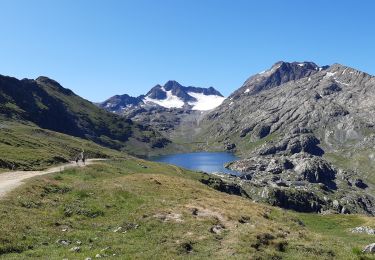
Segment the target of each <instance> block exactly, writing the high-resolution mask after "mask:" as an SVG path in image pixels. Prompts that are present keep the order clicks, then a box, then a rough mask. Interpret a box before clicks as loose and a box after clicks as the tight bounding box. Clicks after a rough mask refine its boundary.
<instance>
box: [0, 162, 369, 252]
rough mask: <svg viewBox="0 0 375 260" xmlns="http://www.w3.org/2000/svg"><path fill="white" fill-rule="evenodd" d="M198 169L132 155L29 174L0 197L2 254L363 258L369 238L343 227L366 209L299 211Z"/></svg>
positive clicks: (357, 221)
mask: <svg viewBox="0 0 375 260" xmlns="http://www.w3.org/2000/svg"><path fill="white" fill-rule="evenodd" d="M201 178H207V176H206V175H202V174H198V173H194V172H190V171H186V170H183V169H180V168H178V167H175V166H169V165H163V164H157V163H153V162H147V161H143V160H138V159H133V158H129V159H128V160H126V161H111V162H102V163H100V164H97V165H91V166H88V167H86V168H79V169H78V168H77V169H69V170H66V171H64V172H61V173H56V174H51V175H45V176H40V177H37V178H35V179H32V180H29V181H28V183H27V185H24V186H22V187H20V188H18V189H16V190H14V191H13V192H11V193H10V194H9V195H8V196H7V197H6V198H5V199H4V200H2V201H0V226H1V232H0V258H1V259H24V258H27V257H30V258H48V259H62V258H68V259H85V258H86V257H91V258H95V256H96V255H97V254H99V255H100V256H103V257H104V256H114V255H115V256H116V257H118V258H119V259H186V258H188V259H202V258H211V259H228V258H234V259H249V258H250V259H317V258H318V259H360V258H361V257H364V256H365V255H363V254H361V253H360V252H359V248H362V247H363V246H364V245H366V244H368V243H370V242H373V239H372V237H370V236H368V235H367V236H365V235H358V234H352V233H350V230H349V229H350V228H352V227H355V226H358V225H364V224H366V225H369V226H374V225H375V221H374V220H373V219H372V218H367V217H363V216H356V215H350V216H344V215H337V216H317V215H313V214H310V215H309V214H297V213H294V212H289V211H285V210H281V209H278V208H272V207H269V206H265V205H261V204H256V203H253V202H251V201H249V200H246V199H244V198H241V197H238V196H234V195H228V194H225V193H221V192H218V191H216V190H213V189H211V188H209V187H208V186H205V185H203V184H202V183H201V182H200V179H201ZM216 229H217V230H220V232H216V233H215V232H213V230H216ZM64 241H65V242H64ZM74 247H78V248H75V250H76V251H77V252H75V251H74V250H73V251H72V250H71V249H72V248H74ZM362 259H363V258H362Z"/></svg>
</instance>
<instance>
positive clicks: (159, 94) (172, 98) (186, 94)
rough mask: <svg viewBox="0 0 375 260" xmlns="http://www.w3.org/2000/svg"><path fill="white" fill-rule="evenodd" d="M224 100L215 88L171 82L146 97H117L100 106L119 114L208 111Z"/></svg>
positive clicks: (159, 86) (154, 88)
mask: <svg viewBox="0 0 375 260" xmlns="http://www.w3.org/2000/svg"><path fill="white" fill-rule="evenodd" d="M122 97H123V98H122ZM224 99H225V98H224V97H223V95H222V94H221V93H220V92H219V91H217V90H216V89H215V88H213V87H209V88H197V87H192V86H188V87H185V86H182V85H181V84H179V83H178V82H177V81H174V80H170V81H168V82H166V83H165V84H164V85H163V86H161V85H156V86H155V87H153V88H152V89H151V90H150V91H149V92H148V93H147V94H146V95H141V96H139V97H130V96H128V95H126V94H125V95H116V96H114V97H111V98H109V99H108V100H106V101H104V102H103V103H101V104H100V106H101V107H103V108H105V109H107V110H109V111H111V112H119V113H122V112H124V110H127V109H135V108H143V109H147V108H152V107H160V108H167V109H172V108H176V109H182V108H183V109H187V110H199V111H207V110H211V109H214V108H216V107H217V106H219V105H220V104H221V103H222V102H223V101H224Z"/></svg>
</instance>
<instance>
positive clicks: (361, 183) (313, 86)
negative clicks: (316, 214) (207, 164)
mask: <svg viewBox="0 0 375 260" xmlns="http://www.w3.org/2000/svg"><path fill="white" fill-rule="evenodd" d="M374 100H375V78H374V77H373V76H371V75H368V74H366V73H364V72H361V71H358V70H355V69H352V68H349V67H346V66H343V65H340V64H334V65H332V66H329V67H327V66H325V67H319V66H317V65H315V64H314V63H311V62H303V63H286V62H278V63H276V64H275V65H274V66H273V67H272V68H271V69H270V70H268V71H266V72H262V73H259V74H257V75H255V76H252V77H250V78H249V79H248V80H247V81H246V82H245V83H244V85H243V86H242V87H241V88H240V89H239V90H237V91H236V92H234V93H233V94H232V95H231V96H230V97H229V98H228V99H227V100H225V101H224V102H223V104H222V105H221V106H219V107H218V108H217V109H215V110H214V111H212V112H210V113H209V114H208V115H207V116H206V117H205V119H204V120H203V121H202V123H201V124H202V127H203V128H204V129H205V130H204V131H203V132H202V135H201V137H202V136H203V137H205V138H207V139H209V142H211V143H220V144H221V145H222V147H231V148H235V149H237V151H238V152H239V153H241V154H242V155H243V157H244V158H245V159H244V160H241V161H238V162H234V163H232V164H230V165H229V166H228V167H230V168H231V169H235V170H238V171H241V172H243V175H242V176H241V178H242V179H243V183H244V185H245V186H246V185H247V186H249V187H251V188H249V190H250V192H248V193H249V194H250V195H251V196H252V197H253V198H254V199H258V200H262V201H265V202H268V203H271V204H273V205H279V206H282V207H286V208H292V209H297V210H298V209H299V210H301V211H327V210H334V211H336V212H341V213H349V212H361V213H369V214H374V213H375V209H374V207H373V205H374V201H375V200H374V198H373V196H372V194H373V191H374V188H373V187H374V183H375V177H373V176H372V175H373V173H372V171H371V170H369V169H370V168H371V165H372V164H373V159H372V158H374V155H373V153H372V147H374V146H375V142H374V139H375V131H374V130H375V129H374V124H375V116H374V114H373V111H374V109H375V101H374ZM359 161H361V162H363V163H362V164H361V163H358V162H359Z"/></svg>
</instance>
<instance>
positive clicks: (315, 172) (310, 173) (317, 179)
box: [294, 156, 336, 184]
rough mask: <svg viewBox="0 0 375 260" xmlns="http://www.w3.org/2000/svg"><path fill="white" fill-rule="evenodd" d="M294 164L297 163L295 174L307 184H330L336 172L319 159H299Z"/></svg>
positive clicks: (314, 157) (313, 157)
mask: <svg viewBox="0 0 375 260" xmlns="http://www.w3.org/2000/svg"><path fill="white" fill-rule="evenodd" d="M294 162H298V163H296V164H295V168H294V170H295V172H296V173H297V174H298V175H300V176H301V177H302V178H303V179H305V180H307V181H308V182H312V183H324V184H331V183H332V181H333V180H334V179H335V176H336V170H334V169H333V168H332V167H331V165H330V164H329V163H328V162H327V161H325V160H324V159H322V158H320V157H316V156H312V157H307V158H301V159H299V160H295V161H294Z"/></svg>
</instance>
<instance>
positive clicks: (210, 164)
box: [150, 152, 239, 175]
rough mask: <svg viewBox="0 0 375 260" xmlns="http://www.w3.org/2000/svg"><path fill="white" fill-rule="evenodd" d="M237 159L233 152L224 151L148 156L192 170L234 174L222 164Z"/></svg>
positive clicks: (155, 160) (156, 160) (153, 159)
mask: <svg viewBox="0 0 375 260" xmlns="http://www.w3.org/2000/svg"><path fill="white" fill-rule="evenodd" d="M238 159H239V158H238V157H237V156H235V155H234V154H232V153H226V152H215V153H214V152H198V153H181V154H169V155H162V156H155V157H151V158H150V160H151V161H154V162H162V163H168V164H173V165H176V166H180V167H183V168H186V169H190V170H194V171H204V172H207V173H214V172H221V173H227V174H235V175H238V172H235V171H231V170H228V169H226V168H225V167H224V164H226V163H228V162H232V161H236V160H238Z"/></svg>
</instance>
